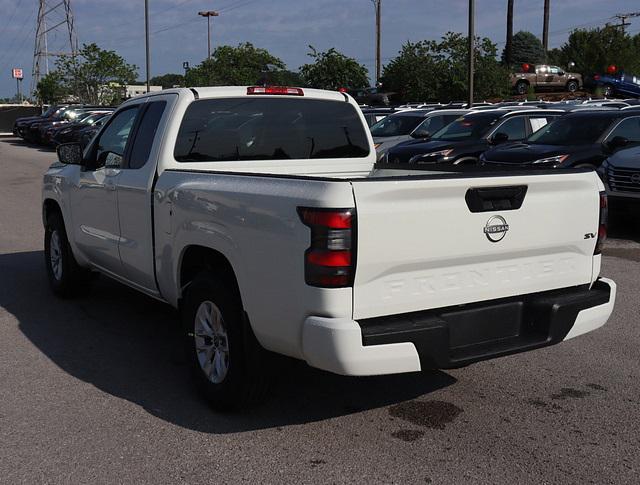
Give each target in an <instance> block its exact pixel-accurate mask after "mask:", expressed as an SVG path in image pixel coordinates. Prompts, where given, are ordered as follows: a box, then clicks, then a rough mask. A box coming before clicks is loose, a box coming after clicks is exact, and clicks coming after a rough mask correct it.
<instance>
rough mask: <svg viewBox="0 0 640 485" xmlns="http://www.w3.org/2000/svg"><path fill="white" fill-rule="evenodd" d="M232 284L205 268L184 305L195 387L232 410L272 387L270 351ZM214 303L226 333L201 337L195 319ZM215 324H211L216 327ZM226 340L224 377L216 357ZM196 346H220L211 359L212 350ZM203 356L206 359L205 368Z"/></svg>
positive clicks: (221, 407) (254, 400) (215, 404)
mask: <svg viewBox="0 0 640 485" xmlns="http://www.w3.org/2000/svg"><path fill="white" fill-rule="evenodd" d="M232 287H233V285H230V284H229V281H227V280H225V279H219V278H216V276H215V275H214V274H213V273H212V272H210V271H204V272H202V273H200V274H199V275H198V276H197V277H196V278H195V279H194V280H193V282H192V283H191V284H190V285H189V286H188V288H187V290H186V293H185V296H184V300H183V305H182V328H183V332H184V345H185V353H186V356H187V364H188V366H189V368H190V371H191V374H192V376H193V379H194V381H195V384H196V387H197V388H198V390H199V391H200V392H201V393H202V394H203V395H204V397H205V398H206V399H207V401H209V403H210V404H211V406H212V407H213V408H214V409H216V410H217V411H233V410H236V409H240V408H244V407H248V406H250V405H254V404H257V403H259V402H261V401H262V400H263V399H264V397H265V396H266V393H267V390H268V387H269V378H268V377H269V370H268V368H269V365H268V362H267V360H268V356H267V355H266V354H267V352H266V351H265V350H264V349H263V348H262V347H261V346H260V344H259V343H258V341H257V340H256V337H255V335H253V332H252V331H251V327H250V325H249V323H248V322H247V319H246V317H245V313H244V310H243V308H242V302H241V301H240V297H239V296H238V295H237V292H236V291H235V290H233V289H231V288H232ZM209 304H212V305H213V307H212V308H214V309H217V310H216V312H219V315H220V316H221V319H220V321H221V323H222V327H223V329H224V331H225V333H226V335H225V336H224V337H223V336H220V335H216V336H213V337H212V338H209V339H208V340H209V341H208V342H207V340H206V339H205V338H203V337H202V336H201V335H202V334H198V335H196V334H197V333H198V331H197V323H196V317H197V316H198V315H199V313H198V312H199V310H200V309H201V308H206V307H207V306H209ZM211 323H212V322H211V321H210V324H209V327H210V328H213V325H212V324H211ZM200 331H201V332H202V331H203V328H200ZM214 339H216V340H217V342H214ZM225 341H226V342H225ZM225 343H226V349H227V352H226V355H225V356H224V358H223V359H222V360H223V361H224V362H225V363H226V372H225V373H224V375H223V374H222V373H216V372H217V370H216V369H214V367H215V363H214V360H215V359H216V356H215V354H216V353H217V352H218V349H222V348H223V347H225ZM197 345H201V346H207V345H210V346H213V347H215V348H214V350H213V351H212V353H213V355H212V356H211V358H210V359H209V354H208V353H207V352H203V351H200V352H199V351H198V350H197V348H196V346H197ZM222 353H224V352H222ZM201 359H202V360H203V361H204V362H205V364H204V366H203V364H201ZM206 363H209V364H210V365H209V366H208V369H209V371H210V372H211V373H210V374H207V373H206V372H205V367H206Z"/></svg>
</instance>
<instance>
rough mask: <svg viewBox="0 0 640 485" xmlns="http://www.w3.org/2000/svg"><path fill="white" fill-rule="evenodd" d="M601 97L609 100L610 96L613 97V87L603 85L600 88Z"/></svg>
mask: <svg viewBox="0 0 640 485" xmlns="http://www.w3.org/2000/svg"><path fill="white" fill-rule="evenodd" d="M602 95H603V96H604V97H605V98H610V97H611V96H613V86H612V85H611V84H605V85H604V86H603V87H602Z"/></svg>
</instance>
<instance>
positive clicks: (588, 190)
mask: <svg viewBox="0 0 640 485" xmlns="http://www.w3.org/2000/svg"><path fill="white" fill-rule="evenodd" d="M517 185H526V186H527V187H528V190H527V194H526V197H525V200H524V203H523V205H522V207H521V208H520V209H519V210H516V211H502V212H500V211H494V212H479V213H471V212H470V211H469V209H468V208H467V205H466V202H465V193H466V191H467V190H468V189H470V188H481V187H495V186H517ZM353 188H354V194H355V200H356V208H357V211H358V240H359V245H358V263H357V271H356V281H355V284H354V311H353V313H354V318H356V319H358V318H370V317H377V316H383V315H393V314H397V313H407V312H412V311H418V310H424V309H428V308H440V307H447V306H451V305H459V304H464V303H472V302H476V301H482V300H487V299H495V298H503V297H508V296H513V295H519V294H528V293H535V292H538V291H544V290H551V289H555V288H565V287H569V286H574V285H580V284H588V283H590V282H591V281H592V271H593V252H594V247H595V239H585V234H587V233H595V232H597V229H598V227H597V226H598V221H597V218H594V216H593V215H594V214H596V213H597V212H598V211H599V196H598V190H597V186H596V182H595V179H594V177H593V174H591V173H581V174H573V173H572V174H568V173H558V174H557V175H548V174H545V175H527V176H521V177H517V176H507V177H498V178H494V177H484V178H465V177H464V176H461V177H455V178H444V179H431V180H429V179H427V180H405V181H402V182H397V181H375V182H373V181H370V182H357V181H355V182H354V184H353ZM575 208H580V210H573V209H575ZM496 214H499V215H501V216H502V217H504V218H505V220H506V221H507V223H508V225H509V230H508V232H507V233H506V235H505V236H504V239H502V240H501V241H499V242H496V243H494V242H491V241H490V240H489V239H488V238H487V236H486V235H485V233H484V231H483V230H484V228H485V226H486V225H487V222H488V221H489V219H491V217H493V216H494V215H496ZM543 214H544V215H543Z"/></svg>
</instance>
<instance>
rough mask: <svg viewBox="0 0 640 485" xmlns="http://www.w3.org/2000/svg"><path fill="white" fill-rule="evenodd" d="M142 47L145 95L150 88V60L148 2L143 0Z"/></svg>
mask: <svg viewBox="0 0 640 485" xmlns="http://www.w3.org/2000/svg"><path fill="white" fill-rule="evenodd" d="M144 46H145V61H146V71H147V93H148V92H149V91H150V90H151V88H150V87H149V86H150V81H149V78H150V75H149V71H150V65H151V59H150V55H149V0H144Z"/></svg>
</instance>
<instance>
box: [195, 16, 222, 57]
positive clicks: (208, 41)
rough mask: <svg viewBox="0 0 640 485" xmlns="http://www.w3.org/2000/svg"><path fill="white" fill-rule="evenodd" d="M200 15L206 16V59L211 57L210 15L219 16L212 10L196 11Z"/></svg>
mask: <svg viewBox="0 0 640 485" xmlns="http://www.w3.org/2000/svg"><path fill="white" fill-rule="evenodd" d="M198 15H200V16H201V17H206V18H207V59H211V17H219V16H220V14H219V13H218V12H216V11H214V10H207V11H204V12H198Z"/></svg>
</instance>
